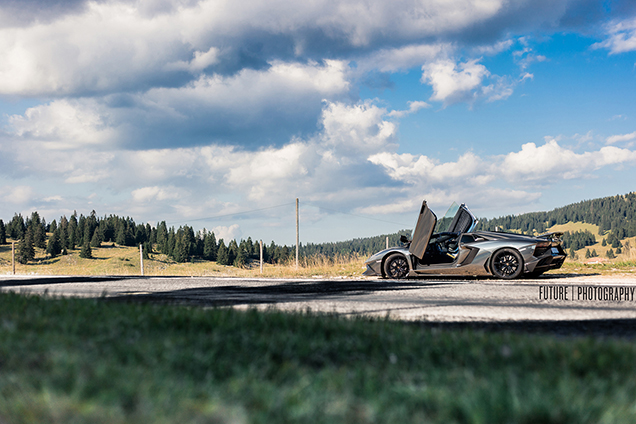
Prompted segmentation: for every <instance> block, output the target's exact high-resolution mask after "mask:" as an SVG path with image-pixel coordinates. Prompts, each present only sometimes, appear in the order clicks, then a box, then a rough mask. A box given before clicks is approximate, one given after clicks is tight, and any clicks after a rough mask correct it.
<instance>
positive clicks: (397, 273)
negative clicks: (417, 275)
mask: <svg viewBox="0 0 636 424" xmlns="http://www.w3.org/2000/svg"><path fill="white" fill-rule="evenodd" d="M408 273H409V266H408V264H407V263H406V260H405V259H404V258H395V259H393V260H392V261H391V262H389V276H390V277H391V278H404V277H406V275H407V274H408Z"/></svg>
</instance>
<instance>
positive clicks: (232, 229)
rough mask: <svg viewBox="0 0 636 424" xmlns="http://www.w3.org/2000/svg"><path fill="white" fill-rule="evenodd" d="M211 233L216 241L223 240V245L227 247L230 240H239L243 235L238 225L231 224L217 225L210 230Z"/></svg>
mask: <svg viewBox="0 0 636 424" xmlns="http://www.w3.org/2000/svg"><path fill="white" fill-rule="evenodd" d="M212 232H214V237H215V238H216V240H217V241H219V240H220V239H223V241H224V243H225V245H226V246H227V245H228V244H229V242H230V241H231V240H237V239H240V238H241V236H242V235H243V232H242V231H241V228H240V227H239V225H238V224H232V225H229V226H223V225H219V226H217V227H214V228H212Z"/></svg>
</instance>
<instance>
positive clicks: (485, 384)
mask: <svg viewBox="0 0 636 424" xmlns="http://www.w3.org/2000/svg"><path fill="white" fill-rule="evenodd" d="M0 340H2V343H0V422H2V423H7V424H21V423H53V424H55V423H101V422H103V423H115V424H117V423H142V422H143V423H272V422H275V423H308V422H310V423H333V422H347V423H408V422H413V423H415V422H417V423H420V422H431V423H503V422H509V423H604V422H605V423H623V422H624V423H631V422H635V420H636V401H635V398H634V393H636V367H634V363H635V362H636V345H634V343H633V342H632V341H629V340H620V339H616V340H612V339H594V338H587V337H570V338H567V337H566V338H558V339H557V338H555V337H553V336H550V335H540V334H539V335H537V334H535V335H531V334H516V333H510V332H484V331H477V330H467V329H464V330H450V329H440V328H430V327H426V326H425V325H417V324H406V323H399V322H392V321H388V320H369V319H343V318H337V317H333V316H318V315H312V314H309V313H304V314H284V313H279V312H274V311H271V312H256V311H254V310H250V311H236V310H233V309H198V308H186V307H178V306H169V305H168V306H166V305H163V306H159V305H148V304H135V303H119V302H113V301H107V300H105V299H92V300H88V299H50V298H42V297H35V296H21V295H17V294H6V293H5V294H0Z"/></svg>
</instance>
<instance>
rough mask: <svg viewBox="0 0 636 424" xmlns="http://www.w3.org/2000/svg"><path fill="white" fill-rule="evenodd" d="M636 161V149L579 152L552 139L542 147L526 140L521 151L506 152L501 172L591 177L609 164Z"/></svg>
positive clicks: (540, 177)
mask: <svg viewBox="0 0 636 424" xmlns="http://www.w3.org/2000/svg"><path fill="white" fill-rule="evenodd" d="M632 162H636V152H634V151H631V150H627V149H619V148H617V147H614V146H606V147H603V148H601V149H600V150H598V151H597V152H584V153H576V152H574V151H573V150H570V149H567V148H564V147H561V146H559V144H558V143H557V141H556V140H550V141H548V142H546V143H545V144H544V145H543V146H539V147H537V146H536V144H534V143H526V144H524V145H523V146H522V147H521V151H519V152H511V153H509V154H507V155H506V156H505V158H504V160H503V162H502V163H501V165H500V169H501V172H502V173H503V175H505V176H506V177H507V178H509V179H512V180H522V181H525V182H531V181H550V180H551V179H555V178H557V179H572V178H582V177H590V176H591V175H590V172H591V171H595V170H597V169H599V168H602V167H604V166H608V165H620V164H624V163H632Z"/></svg>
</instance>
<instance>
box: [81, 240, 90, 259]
mask: <svg viewBox="0 0 636 424" xmlns="http://www.w3.org/2000/svg"><path fill="white" fill-rule="evenodd" d="M79 256H80V258H85V259H92V258H93V250H92V249H91V244H90V243H84V245H83V246H82V250H80V254H79Z"/></svg>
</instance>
